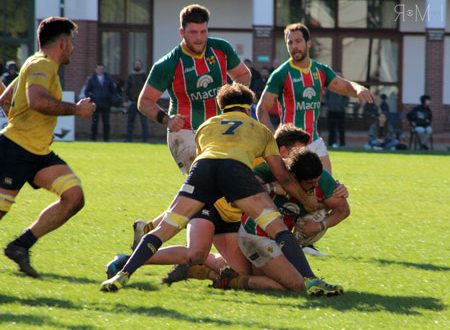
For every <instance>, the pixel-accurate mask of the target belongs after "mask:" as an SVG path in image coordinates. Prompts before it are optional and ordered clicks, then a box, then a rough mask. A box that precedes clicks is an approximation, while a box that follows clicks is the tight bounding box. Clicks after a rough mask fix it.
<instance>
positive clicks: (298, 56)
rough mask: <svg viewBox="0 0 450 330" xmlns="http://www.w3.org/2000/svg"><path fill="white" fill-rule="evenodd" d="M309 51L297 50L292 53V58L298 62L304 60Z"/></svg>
mask: <svg viewBox="0 0 450 330" xmlns="http://www.w3.org/2000/svg"><path fill="white" fill-rule="evenodd" d="M308 55H309V54H308V51H306V52H302V51H297V52H294V53H292V54H291V57H292V59H293V60H294V61H295V62H297V63H300V62H303V61H304V60H305V59H306V58H307V57H308Z"/></svg>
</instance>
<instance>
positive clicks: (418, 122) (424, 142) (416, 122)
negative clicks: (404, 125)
mask: <svg viewBox="0 0 450 330" xmlns="http://www.w3.org/2000/svg"><path fill="white" fill-rule="evenodd" d="M430 104H431V97H430V96H429V95H422V96H421V97H420V105H418V106H417V107H415V108H413V109H412V110H411V111H410V112H408V114H407V115H406V117H407V118H408V120H409V123H410V124H411V127H412V128H413V129H414V131H415V132H416V133H417V137H418V138H419V144H420V149H422V150H428V140H429V139H430V136H431V133H433V129H432V128H431V120H432V119H433V117H432V114H431V109H430Z"/></svg>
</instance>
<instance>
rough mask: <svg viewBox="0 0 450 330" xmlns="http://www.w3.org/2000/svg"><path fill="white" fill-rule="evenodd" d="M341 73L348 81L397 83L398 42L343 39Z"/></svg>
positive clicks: (373, 39) (371, 39) (372, 39)
mask: <svg viewBox="0 0 450 330" xmlns="http://www.w3.org/2000/svg"><path fill="white" fill-rule="evenodd" d="M342 72H343V74H344V76H345V77H346V78H348V79H350V80H356V81H377V82H388V83H396V82H398V42H397V41H393V40H390V39H376V38H344V39H343V40H342Z"/></svg>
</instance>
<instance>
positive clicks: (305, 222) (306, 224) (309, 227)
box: [297, 218, 321, 236]
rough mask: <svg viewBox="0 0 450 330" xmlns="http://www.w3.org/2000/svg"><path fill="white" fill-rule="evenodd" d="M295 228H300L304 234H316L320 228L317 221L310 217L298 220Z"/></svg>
mask: <svg viewBox="0 0 450 330" xmlns="http://www.w3.org/2000/svg"><path fill="white" fill-rule="evenodd" d="M297 228H298V229H300V231H301V232H302V233H303V234H304V235H305V236H311V235H314V234H317V233H318V232H320V229H321V228H320V225H319V223H318V222H315V221H314V220H313V219H310V218H302V219H300V222H299V223H298V224H297Z"/></svg>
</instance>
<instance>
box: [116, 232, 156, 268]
mask: <svg viewBox="0 0 450 330" xmlns="http://www.w3.org/2000/svg"><path fill="white" fill-rule="evenodd" d="M161 245H162V242H161V240H160V239H159V238H158V237H157V236H155V235H153V234H147V235H145V236H144V237H142V239H141V241H140V242H139V244H138V246H137V247H136V249H135V250H134V252H133V254H132V255H131V257H130V259H128V261H127V263H126V264H125V266H124V267H123V268H122V271H123V272H127V273H128V275H131V274H133V273H134V272H135V271H136V269H138V268H139V267H141V266H142V265H143V264H144V263H145V262H146V261H147V259H149V258H150V257H151V256H153V255H154V254H155V253H156V251H158V249H159V248H160V247H161Z"/></svg>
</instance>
